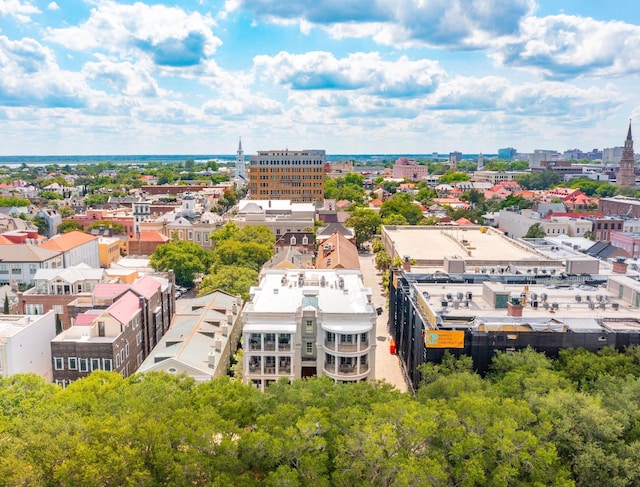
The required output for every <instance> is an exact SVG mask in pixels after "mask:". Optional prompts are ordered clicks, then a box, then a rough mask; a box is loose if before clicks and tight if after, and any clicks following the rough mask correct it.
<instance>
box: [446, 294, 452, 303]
mask: <svg viewBox="0 0 640 487" xmlns="http://www.w3.org/2000/svg"><path fill="white" fill-rule="evenodd" d="M447 301H453V295H452V294H451V293H447Z"/></svg>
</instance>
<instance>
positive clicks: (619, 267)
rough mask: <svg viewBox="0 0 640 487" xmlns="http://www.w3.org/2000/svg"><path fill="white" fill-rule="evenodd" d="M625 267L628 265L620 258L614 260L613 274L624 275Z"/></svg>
mask: <svg viewBox="0 0 640 487" xmlns="http://www.w3.org/2000/svg"><path fill="white" fill-rule="evenodd" d="M627 267H629V264H627V261H626V259H624V258H622V257H616V260H614V261H613V272H615V273H616V274H626V273H627Z"/></svg>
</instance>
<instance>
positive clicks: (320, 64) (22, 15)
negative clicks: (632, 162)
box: [0, 0, 640, 155]
mask: <svg viewBox="0 0 640 487" xmlns="http://www.w3.org/2000/svg"><path fill="white" fill-rule="evenodd" d="M639 73H640V2H638V0H615V1H610V2H605V1H604V0H537V1H536V0H286V1H285V0H227V1H224V0H220V1H216V0H196V1H182V2H180V1H174V2H170V3H156V2H153V3H152V2H148V1H146V0H145V3H142V2H120V1H111V0H90V1H82V0H56V1H51V2H49V1H48V0H44V1H39V0H0V155H54V154H58V155H66V154H231V153H234V152H235V150H236V148H237V145H238V137H239V136H242V141H243V146H244V150H245V153H247V154H253V153H255V152H256V151H258V150H267V149H282V148H285V147H288V148H289V149H305V148H317V149H325V150H326V151H327V153H329V154H356V153H363V154H386V153H396V154H397V153H431V152H436V151H437V152H450V151H454V150H458V151H461V152H466V153H471V152H484V153H495V152H497V149H498V148H500V147H515V148H517V149H518V150H519V151H521V152H525V151H532V150H533V149H556V150H560V151H564V150H566V149H569V148H574V147H575V148H580V149H582V150H585V151H587V150H591V149H592V148H594V147H598V148H602V147H613V146H619V145H622V144H623V142H624V138H625V136H626V130H627V126H628V123H629V119H630V118H635V119H636V120H637V127H638V128H637V129H636V130H635V132H637V133H638V134H640V75H639ZM637 138H638V139H639V140H640V135H638V137H637ZM637 146H640V143H638V144H637Z"/></svg>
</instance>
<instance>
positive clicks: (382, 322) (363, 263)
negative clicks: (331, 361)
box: [358, 252, 408, 392]
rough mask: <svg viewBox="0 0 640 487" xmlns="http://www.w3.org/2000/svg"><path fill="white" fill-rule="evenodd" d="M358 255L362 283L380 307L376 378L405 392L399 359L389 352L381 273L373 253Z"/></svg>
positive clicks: (385, 304)
mask: <svg viewBox="0 0 640 487" xmlns="http://www.w3.org/2000/svg"><path fill="white" fill-rule="evenodd" d="M358 257H359V258H360V271H361V272H362V279H363V281H364V285H365V287H370V288H371V290H372V291H373V304H374V306H375V307H376V308H382V314H381V315H380V316H378V320H377V323H376V379H377V380H382V381H385V382H388V383H390V384H392V385H394V386H395V387H396V389H398V390H399V391H401V392H407V390H408V389H407V382H406V381H405V378H404V375H403V373H402V368H401V366H400V359H399V358H398V356H397V355H393V354H391V353H390V352H389V344H390V336H389V333H388V331H387V323H388V321H389V309H388V307H387V299H386V297H385V295H384V293H383V289H382V273H379V272H378V270H377V269H376V267H375V263H374V254H373V253H371V252H364V253H363V252H361V253H359V254H358Z"/></svg>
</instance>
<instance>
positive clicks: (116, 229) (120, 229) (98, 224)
mask: <svg viewBox="0 0 640 487" xmlns="http://www.w3.org/2000/svg"><path fill="white" fill-rule="evenodd" d="M100 228H104V229H110V230H111V231H112V232H113V233H114V234H117V235H120V234H124V233H125V231H124V225H122V224H121V223H114V222H112V221H108V220H97V221H95V222H93V223H91V225H89V226H88V227H87V231H91V230H97V229H100Z"/></svg>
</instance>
